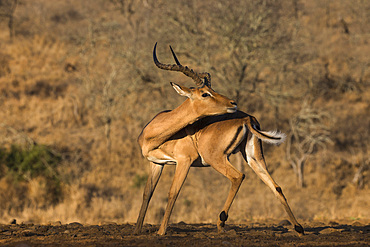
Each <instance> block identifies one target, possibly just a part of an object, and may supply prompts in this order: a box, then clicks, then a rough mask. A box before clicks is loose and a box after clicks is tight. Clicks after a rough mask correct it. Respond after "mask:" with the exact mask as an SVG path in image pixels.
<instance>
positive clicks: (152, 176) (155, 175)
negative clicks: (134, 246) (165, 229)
mask: <svg viewBox="0 0 370 247" xmlns="http://www.w3.org/2000/svg"><path fill="white" fill-rule="evenodd" d="M150 166H151V167H150V168H151V169H150V173H149V176H148V180H147V182H146V185H145V189H144V195H143V204H142V205H141V209H140V213H139V217H138V219H137V223H136V227H135V232H134V233H135V234H138V233H140V231H141V228H142V227H143V222H144V218H145V214H146V211H147V209H148V205H149V202H150V199H151V198H152V195H153V192H154V189H155V187H156V186H157V183H158V180H159V178H160V176H161V174H162V170H163V165H158V164H155V163H153V162H150Z"/></svg>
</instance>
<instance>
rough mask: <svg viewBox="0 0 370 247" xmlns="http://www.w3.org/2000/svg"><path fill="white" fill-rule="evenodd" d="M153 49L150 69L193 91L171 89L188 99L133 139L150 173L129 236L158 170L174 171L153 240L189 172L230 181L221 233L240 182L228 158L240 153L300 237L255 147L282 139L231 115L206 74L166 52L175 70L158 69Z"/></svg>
mask: <svg viewBox="0 0 370 247" xmlns="http://www.w3.org/2000/svg"><path fill="white" fill-rule="evenodd" d="M156 45H157V44H156ZM156 45H155V46H154V50H153V59H154V62H155V64H156V66H157V67H159V68H161V69H166V70H172V71H180V72H183V73H184V74H185V75H187V76H189V77H191V78H192V79H193V80H194V81H195V82H196V84H197V86H198V87H197V88H186V87H182V86H179V85H177V84H174V83H172V86H173V87H174V89H175V90H176V91H177V92H178V93H179V94H180V95H182V96H186V97H187V98H188V99H186V100H185V102H184V103H183V104H181V105H180V106H179V107H177V108H176V109H174V110H172V111H165V112H162V113H159V114H158V115H157V116H155V117H154V118H153V120H152V121H151V122H149V123H148V124H147V125H146V126H145V127H144V129H143V131H142V132H141V134H140V136H139V138H138V142H139V145H140V147H141V149H142V153H143V155H144V157H146V158H147V159H148V160H149V161H150V165H151V169H150V174H149V176H148V181H147V183H146V186H145V189H144V195H143V203H142V206H141V209H140V213H139V217H138V220H137V223H136V228H135V233H136V234H138V233H140V231H141V229H142V226H143V221H144V217H145V214H146V211H147V209H148V204H149V201H150V199H151V197H152V195H153V192H154V189H155V187H156V185H157V183H158V180H159V178H160V176H161V173H162V169H163V166H164V165H167V164H171V165H176V170H175V176H174V178H173V182H172V185H171V188H170V192H169V196H168V204H167V207H166V211H165V214H164V217H163V221H162V223H161V226H160V228H159V230H158V234H159V235H164V234H165V233H166V228H167V226H168V221H169V218H170V215H171V212H172V209H173V206H174V204H175V201H176V199H177V196H178V194H179V192H180V190H181V187H182V185H183V183H184V181H185V179H186V177H187V175H188V172H189V169H190V167H191V166H193V167H206V166H212V167H213V168H214V169H215V170H216V171H218V172H219V173H221V174H222V175H224V176H225V177H227V178H228V179H229V180H230V181H231V188H230V191H229V194H228V196H227V199H226V202H225V204H224V207H223V209H222V211H221V213H220V215H219V219H218V222H217V228H218V231H219V232H222V231H224V226H225V222H226V220H227V218H228V215H229V209H230V206H231V204H232V202H233V200H234V198H235V196H236V193H237V192H238V190H239V187H240V185H241V183H242V181H243V179H244V177H245V175H244V174H242V173H241V172H240V171H238V170H237V169H236V168H234V167H233V165H232V164H231V163H230V162H229V156H230V155H231V154H235V153H239V152H240V153H241V154H242V156H243V158H244V159H245V161H246V162H247V163H248V164H249V166H250V167H251V168H252V169H253V171H254V172H255V173H256V174H257V175H258V176H259V177H260V179H261V180H262V181H263V182H264V183H265V184H266V185H267V186H268V187H269V188H270V189H271V190H272V191H273V193H274V194H275V195H276V196H277V197H278V198H279V199H280V201H281V203H282V204H283V206H284V208H285V211H286V212H287V214H288V215H289V218H290V220H291V222H292V223H293V224H294V229H295V230H296V231H297V233H298V234H299V235H303V234H304V230H303V228H302V226H301V225H300V224H299V223H298V222H297V220H296V219H295V217H294V215H293V213H292V211H291V209H290V207H289V205H288V202H287V200H286V198H285V196H284V195H283V192H282V189H281V187H279V186H278V185H277V184H276V183H275V181H274V180H273V179H272V177H271V176H270V174H269V172H268V171H267V167H266V163H265V160H264V157H263V152H262V143H261V141H265V142H268V143H272V144H280V143H282V142H283V141H284V139H285V134H283V133H280V132H276V131H261V130H260V127H259V123H258V122H257V120H256V119H255V118H254V117H252V116H250V115H248V114H246V113H244V112H242V111H237V110H236V103H235V102H234V101H232V100H230V99H228V98H227V97H225V96H222V95H220V94H217V93H216V92H215V91H213V90H212V88H211V77H210V75H209V74H208V73H196V72H194V71H193V70H191V69H189V68H188V67H186V66H185V67H184V66H182V65H181V64H180V62H179V61H178V59H177V57H176V55H175V53H174V52H173V50H172V48H171V47H170V48H171V52H172V54H173V57H174V59H175V61H176V64H174V65H166V64H162V63H160V62H159V61H158V59H157V56H156Z"/></svg>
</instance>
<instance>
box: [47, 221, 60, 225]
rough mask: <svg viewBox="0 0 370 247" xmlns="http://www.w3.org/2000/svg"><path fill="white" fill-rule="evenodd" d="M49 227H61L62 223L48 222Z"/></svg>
mask: <svg viewBox="0 0 370 247" xmlns="http://www.w3.org/2000/svg"><path fill="white" fill-rule="evenodd" d="M49 225H50V226H61V225H62V222H61V221H59V220H58V221H54V222H49Z"/></svg>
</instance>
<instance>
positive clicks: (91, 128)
mask: <svg viewBox="0 0 370 247" xmlns="http://www.w3.org/2000/svg"><path fill="white" fill-rule="evenodd" d="M119 2H120V1H103V0H101V1H94V2H93V3H92V2H91V1H83V0H81V1H62V2H61V1H46V0H42V1H37V3H36V2H32V1H31V2H30V1H19V5H18V7H17V9H16V11H15V13H14V29H15V36H14V38H13V40H12V41H10V39H9V36H8V34H9V31H8V30H7V29H6V24H4V23H3V22H2V20H0V25H1V28H0V40H1V42H0V107H1V109H2V110H1V111H0V119H2V120H1V121H0V137H1V138H0V143H1V147H4V148H9V147H10V146H11V145H12V144H16V145H20V146H23V147H25V148H27V145H29V143H30V142H36V143H38V144H44V145H47V146H48V147H49V148H50V150H52V151H53V152H55V153H57V154H58V155H60V157H61V158H62V160H61V162H60V164H59V165H58V168H57V171H56V172H58V174H59V176H60V179H61V181H62V187H63V193H62V196H61V198H60V201H59V202H58V203H57V204H47V200H46V199H45V198H48V197H50V194H48V193H49V192H48V190H47V188H46V187H45V183H44V182H43V178H42V177H35V178H32V179H30V180H29V181H23V182H22V183H20V184H14V183H13V182H11V181H10V180H9V177H8V175H7V170H6V169H5V168H4V166H5V163H4V162H3V163H1V169H0V175H1V177H0V202H2V204H0V206H1V207H0V208H1V209H2V211H1V212H0V215H1V216H2V217H1V220H0V222H2V223H8V222H9V221H10V220H11V219H12V218H17V219H18V221H19V222H21V221H24V222H26V221H32V222H35V223H36V222H37V223H39V222H42V223H46V222H50V221H52V222H53V221H58V220H60V221H62V222H72V221H79V222H84V223H91V224H92V223H99V222H109V221H115V222H120V223H123V222H135V221H136V217H137V215H138V210H139V207H140V205H141V194H142V190H143V185H144V182H143V181H144V180H145V176H146V175H147V172H148V165H147V162H146V161H145V160H144V159H143V158H142V157H141V155H140V150H139V147H138V145H137V144H136V138H137V136H138V134H139V132H140V131H141V128H142V127H143V126H144V125H145V124H146V123H147V122H148V121H149V120H150V119H151V118H152V117H153V116H154V115H155V114H156V113H157V112H159V111H162V110H165V109H171V108H174V107H175V106H176V105H178V104H180V103H181V100H182V99H181V98H180V97H177V94H176V93H175V92H173V90H172V88H170V87H169V85H168V82H169V81H177V82H180V83H184V84H187V85H188V84H189V82H188V80H186V78H184V76H181V75H178V74H176V73H167V72H164V71H159V70H158V69H156V68H155V67H154V65H153V63H152V58H151V51H152V47H153V45H154V43H155V42H156V41H158V42H159V46H158V55H159V59H160V60H161V61H163V62H166V63H167V62H170V61H172V60H171V59H172V58H171V57H170V56H171V55H170V53H169V50H168V48H167V47H166V46H167V45H168V44H172V45H173V46H174V48H175V50H176V51H177V53H178V56H179V59H180V60H181V62H182V63H183V64H186V65H191V66H192V67H193V68H195V69H198V70H201V71H208V72H210V73H211V74H212V76H213V77H212V78H213V85H214V88H215V89H216V90H217V91H220V92H221V93H223V94H226V95H228V96H229V97H230V98H234V99H236V100H237V101H238V105H239V106H240V108H241V109H242V110H244V111H246V112H248V113H250V114H252V115H254V116H256V117H257V118H258V119H259V121H260V122H261V125H262V128H263V129H274V128H277V127H278V128H279V129H281V130H282V131H283V132H289V119H291V118H292V117H293V116H294V115H295V114H296V113H297V111H299V110H300V109H301V108H302V103H303V102H304V101H309V102H311V107H312V108H313V109H322V110H324V111H325V112H327V113H328V114H329V115H330V117H331V119H330V121H326V122H325V123H323V124H325V125H326V128H329V130H330V139H331V140H332V141H333V142H334V144H332V145H328V146H327V147H326V149H318V150H315V153H314V154H313V155H312V156H311V157H310V158H309V159H308V160H307V162H306V165H305V170H304V174H305V183H306V187H305V188H299V187H298V186H297V183H296V178H295V174H294V172H293V170H292V169H291V167H290V165H289V163H288V161H287V160H286V158H285V157H284V155H282V154H283V153H285V151H284V150H285V147H284V146H282V147H271V146H267V145H266V146H265V154H266V155H265V156H266V159H267V163H268V164H269V170H270V171H271V172H272V175H273V177H274V178H275V179H276V181H277V182H278V183H279V185H280V186H281V187H282V188H283V189H284V192H285V194H286V196H287V198H288V200H289V203H290V205H291V207H292V208H293V211H294V212H295V213H296V216H297V217H298V218H303V219H338V218H345V219H348V218H366V219H369V218H370V215H369V211H368V208H369V202H370V197H369V189H370V188H369V185H370V183H369V179H370V173H369V170H370V169H369V159H368V157H369V151H368V150H369V147H370V143H369V141H368V140H369V139H370V138H369V130H368V126H369V123H370V119H369V116H368V112H369V105H370V104H369V103H370V102H369V99H370V95H369V79H370V71H369V69H368V68H369V58H368V55H367V54H369V53H370V47H369V45H368V43H367V42H368V40H369V31H368V30H370V29H369V23H370V21H369V15H368V13H369V11H368V10H369V8H370V6H369V3H368V2H367V1H355V2H348V1H310V2H303V1H296V2H297V3H298V5H297V6H296V7H297V8H296V9H295V7H294V5H293V4H292V3H293V2H295V1H281V2H280V1H278V2H276V1H271V3H270V2H269V1H263V2H266V4H265V5H260V4H258V3H257V2H255V1H247V2H245V1H242V2H243V3H242V4H244V5H245V6H244V5H243V6H244V7H245V8H238V7H237V6H238V5H237V4H235V5H234V4H232V3H229V1H218V4H209V3H208V1H203V2H201V3H200V2H199V3H196V2H194V3H192V4H190V3H188V1H179V2H171V3H169V4H164V3H162V2H160V1H159V2H158V1H134V3H133V5H132V6H131V7H129V6H126V5H120V4H119ZM252 10H253V11H252ZM204 13H210V14H209V15H205V14H204ZM342 20H344V21H345V22H346V23H347V25H348V27H349V33H346V32H345V29H344V26H343V21H342ZM3 27H4V28H3ZM233 162H234V163H238V161H237V160H235V161H233ZM361 167H362V168H361ZM242 168H243V167H242ZM243 169H244V170H245V173H246V176H247V179H246V181H245V182H244V183H243V185H242V187H241V189H240V192H239V194H238V196H237V198H236V201H235V203H234V204H233V206H232V209H231V215H230V219H229V220H230V221H233V222H244V221H251V220H258V219H262V218H278V219H283V218H285V217H286V216H285V214H284V212H283V209H282V207H281V206H280V204H279V202H278V200H276V199H275V198H274V196H273V194H272V193H271V192H270V191H269V190H268V188H267V187H266V186H265V185H264V184H262V182H260V181H259V180H258V178H257V176H255V174H254V173H253V172H252V171H251V170H250V169H249V168H248V167H246V165H245V164H244V168H243ZM173 174H174V167H166V168H165V169H164V172H163V175H162V178H161V180H160V183H159V185H158V187H157V190H156V192H155V194H154V197H153V199H152V202H151V204H150V208H149V211H148V215H147V218H146V220H147V221H146V222H151V223H158V222H159V221H160V219H161V217H162V215H163V213H164V209H165V206H166V202H167V193H168V189H169V185H170V183H171V180H172V176H173ZM355 178H356V179H355ZM225 184H228V181H227V179H226V178H223V177H222V176H221V175H220V174H218V173H217V172H215V171H214V170H212V169H210V168H208V169H207V168H206V169H199V168H193V169H191V170H190V174H189V176H188V179H187V181H186V183H185V186H184V188H183V191H182V192H181V195H180V197H179V199H178V201H177V203H176V206H175V209H174V212H173V215H172V218H171V220H172V221H173V222H177V221H185V222H189V223H190V222H192V223H196V222H204V223H207V222H215V221H216V219H217V215H218V214H219V210H220V209H221V208H222V205H223V203H224V200H225V199H226V196H227V193H228V189H229V185H225ZM6 198H13V199H12V206H9V205H8V204H7V205H5V204H4V203H3V202H4V200H6Z"/></svg>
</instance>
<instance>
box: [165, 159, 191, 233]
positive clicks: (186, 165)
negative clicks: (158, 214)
mask: <svg viewBox="0 0 370 247" xmlns="http://www.w3.org/2000/svg"><path fill="white" fill-rule="evenodd" d="M191 163H192V161H189V160H187V161H178V163H177V165H176V171H175V177H174V178H173V181H172V185H171V188H170V192H169V194H168V203H167V208H166V211H165V213H164V217H163V221H162V224H161V226H160V228H159V230H158V234H159V235H164V234H166V229H167V226H168V221H169V219H170V216H171V213H172V209H173V206H174V205H175V202H176V199H177V197H178V195H179V192H180V190H181V187H182V185H183V184H184V181H185V179H186V177H187V175H188V173H189V169H190V166H191Z"/></svg>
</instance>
